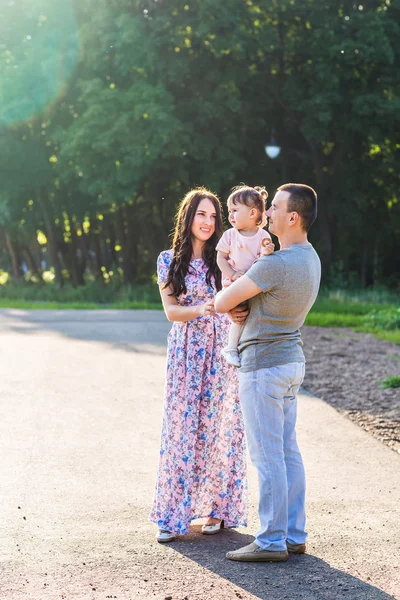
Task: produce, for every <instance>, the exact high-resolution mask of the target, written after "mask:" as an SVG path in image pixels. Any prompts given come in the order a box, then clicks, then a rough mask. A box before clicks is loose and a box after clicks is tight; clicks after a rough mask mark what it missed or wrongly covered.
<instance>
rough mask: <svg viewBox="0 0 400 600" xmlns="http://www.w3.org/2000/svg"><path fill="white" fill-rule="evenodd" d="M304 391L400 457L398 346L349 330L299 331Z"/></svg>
mask: <svg viewBox="0 0 400 600" xmlns="http://www.w3.org/2000/svg"><path fill="white" fill-rule="evenodd" d="M302 337H303V341H304V348H303V350H304V354H305V356H306V361H307V366H306V376H305V379H304V388H305V389H306V390H308V391H309V392H312V393H313V394H315V395H316V396H318V397H319V398H321V399H322V400H324V401H325V402H327V403H329V404H330V405H331V406H333V407H334V408H336V409H337V410H338V411H339V412H341V413H342V414H344V415H346V416H347V417H348V418H349V419H351V420H352V421H354V422H355V423H357V424H358V425H359V426H360V427H362V428H363V429H364V430H365V431H368V432H369V433H371V434H372V435H373V436H375V437H376V438H377V439H379V440H380V441H381V442H382V443H384V444H386V445H387V446H389V447H390V448H392V450H394V451H395V452H398V453H400V388H389V389H381V388H380V382H381V380H382V379H385V378H386V377H390V376H393V375H400V346H398V345H396V344H392V343H389V342H384V341H380V340H377V339H375V338H374V337H373V336H372V335H371V334H366V333H356V332H354V331H352V330H350V329H344V328H343V329H341V328H321V327H303V328H302Z"/></svg>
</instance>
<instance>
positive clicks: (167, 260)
mask: <svg viewBox="0 0 400 600" xmlns="http://www.w3.org/2000/svg"><path fill="white" fill-rule="evenodd" d="M171 261H172V250H164V251H163V252H161V254H160V255H159V257H158V259H157V283H158V284H160V283H164V282H165V281H167V279H168V272H169V266H170V264H171Z"/></svg>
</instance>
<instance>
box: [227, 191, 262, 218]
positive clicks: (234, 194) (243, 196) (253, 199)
mask: <svg viewBox="0 0 400 600" xmlns="http://www.w3.org/2000/svg"><path fill="white" fill-rule="evenodd" d="M267 198H268V192H267V190H266V189H265V188H263V187H259V186H257V187H250V186H248V185H237V186H236V187H234V188H232V190H231V193H230V196H229V198H228V200H227V205H228V208H229V207H230V206H231V204H245V205H246V206H249V207H250V208H256V209H257V210H258V212H259V215H258V219H257V222H256V225H260V226H264V225H265V219H264V214H265V202H266V200H267Z"/></svg>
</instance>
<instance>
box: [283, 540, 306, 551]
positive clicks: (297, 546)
mask: <svg viewBox="0 0 400 600" xmlns="http://www.w3.org/2000/svg"><path fill="white" fill-rule="evenodd" d="M286 548H287V550H288V552H290V553H291V554H305V552H306V545H305V544H291V543H290V542H288V541H287V542H286Z"/></svg>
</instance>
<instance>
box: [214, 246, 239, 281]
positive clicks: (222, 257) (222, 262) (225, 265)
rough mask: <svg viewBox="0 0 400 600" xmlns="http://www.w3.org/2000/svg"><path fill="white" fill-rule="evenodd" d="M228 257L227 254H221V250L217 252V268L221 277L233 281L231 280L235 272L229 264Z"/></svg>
mask: <svg viewBox="0 0 400 600" xmlns="http://www.w3.org/2000/svg"><path fill="white" fill-rule="evenodd" d="M228 256H229V254H227V253H226V252H221V250H217V265H218V266H219V268H220V270H221V271H222V273H223V275H225V277H229V279H232V281H234V279H233V278H234V276H235V274H236V271H234V270H233V269H232V267H231V265H230V264H229V262H228Z"/></svg>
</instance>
